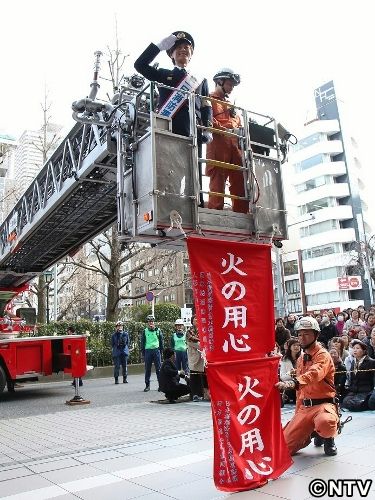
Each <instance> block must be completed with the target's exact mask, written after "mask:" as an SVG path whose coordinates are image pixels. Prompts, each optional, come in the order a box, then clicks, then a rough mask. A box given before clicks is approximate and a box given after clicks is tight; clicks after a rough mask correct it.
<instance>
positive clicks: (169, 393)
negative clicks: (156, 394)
mask: <svg viewBox="0 0 375 500" xmlns="http://www.w3.org/2000/svg"><path fill="white" fill-rule="evenodd" d="M163 355H164V361H163V364H162V365H161V368H160V376H159V385H160V390H161V391H162V392H164V394H165V397H166V398H167V399H168V401H169V402H170V403H174V402H175V401H176V399H178V398H179V397H181V396H185V395H186V394H190V386H189V385H188V382H189V379H188V378H187V377H186V375H185V372H184V370H177V367H176V365H175V352H174V350H173V349H170V348H169V347H167V348H166V349H164V351H163ZM180 378H184V379H185V380H186V382H187V384H181V383H180Z"/></svg>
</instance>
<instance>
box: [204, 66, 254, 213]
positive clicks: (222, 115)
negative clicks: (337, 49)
mask: <svg viewBox="0 0 375 500" xmlns="http://www.w3.org/2000/svg"><path fill="white" fill-rule="evenodd" d="M213 80H214V82H215V84H216V87H215V91H214V92H212V93H211V94H210V96H211V97H213V98H214V99H216V100H218V101H222V103H221V102H220V103H219V102H215V101H212V115H213V127H214V128H218V129H222V130H225V129H226V130H229V131H234V130H236V129H239V128H240V127H242V124H241V118H240V116H239V115H237V114H236V111H235V109H234V107H233V105H232V104H231V103H230V102H229V100H228V97H229V94H231V92H232V91H233V88H234V87H235V86H236V85H239V84H240V82H241V79H240V75H238V74H236V73H234V72H233V70H231V69H230V68H223V69H221V70H220V71H218V72H217V73H216V74H215V76H214V78H213ZM206 156H207V159H210V160H218V161H222V162H225V163H232V164H234V165H242V154H241V150H240V148H239V146H238V138H237V137H231V136H226V135H223V134H218V133H217V134H215V133H214V134H213V141H212V142H211V143H210V144H208V145H207V154H206ZM206 175H207V176H209V177H210V191H212V192H215V193H224V191H225V182H226V180H227V179H229V182H230V187H229V191H230V194H232V195H236V196H244V195H245V188H244V177H243V173H242V172H241V171H239V170H229V169H223V168H221V167H217V166H214V165H212V164H210V163H209V162H208V163H207V166H206ZM223 207H224V198H223V197H222V196H214V195H210V196H209V199H208V208H214V209H216V210H222V209H223ZM232 207H233V211H234V212H241V213H247V212H248V211H249V203H248V202H247V201H246V200H237V199H234V198H233V199H232Z"/></svg>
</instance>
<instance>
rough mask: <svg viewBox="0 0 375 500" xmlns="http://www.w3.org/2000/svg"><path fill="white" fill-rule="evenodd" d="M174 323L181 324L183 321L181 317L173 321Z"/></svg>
mask: <svg viewBox="0 0 375 500" xmlns="http://www.w3.org/2000/svg"><path fill="white" fill-rule="evenodd" d="M174 324H175V325H183V324H184V322H183V321H182V319H176V321H175V322H174Z"/></svg>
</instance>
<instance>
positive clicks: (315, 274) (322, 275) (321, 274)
mask: <svg viewBox="0 0 375 500" xmlns="http://www.w3.org/2000/svg"><path fill="white" fill-rule="evenodd" d="M343 274H344V273H343V271H342V269H341V267H327V268H326V269H316V270H315V271H311V272H309V273H304V278H305V283H312V282H313V281H322V280H329V279H332V278H337V276H341V275H343Z"/></svg>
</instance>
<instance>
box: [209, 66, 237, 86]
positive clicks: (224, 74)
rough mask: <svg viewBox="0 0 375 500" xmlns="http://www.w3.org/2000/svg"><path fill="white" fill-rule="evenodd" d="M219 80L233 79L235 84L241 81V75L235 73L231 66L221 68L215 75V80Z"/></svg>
mask: <svg viewBox="0 0 375 500" xmlns="http://www.w3.org/2000/svg"><path fill="white" fill-rule="evenodd" d="M219 80H233V82H234V85H239V84H240V83H241V77H240V75H239V74H238V73H235V72H234V71H233V70H232V69H231V68H221V69H220V70H219V71H218V72H217V73H215V75H214V77H213V81H214V82H215V83H217V82H218V81H219Z"/></svg>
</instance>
